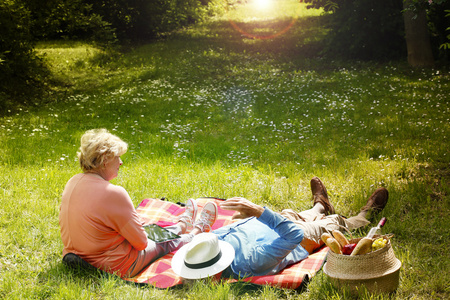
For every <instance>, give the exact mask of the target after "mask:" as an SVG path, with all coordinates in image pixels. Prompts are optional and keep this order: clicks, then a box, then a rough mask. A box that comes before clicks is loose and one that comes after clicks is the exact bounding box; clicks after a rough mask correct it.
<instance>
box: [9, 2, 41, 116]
mask: <svg viewBox="0 0 450 300" xmlns="http://www.w3.org/2000/svg"><path fill="white" fill-rule="evenodd" d="M31 24H32V19H31V14H30V11H29V10H28V9H27V8H26V7H25V6H24V4H23V3H21V2H20V1H14V0H5V1H1V2H0V32H1V35H0V112H4V111H5V109H7V108H10V107H11V106H12V104H13V103H14V104H17V103H18V104H23V103H26V102H28V101H29V100H30V98H32V97H35V96H38V95H40V92H41V91H42V87H43V85H44V84H45V80H46V79H47V75H48V74H47V72H46V70H45V68H44V67H43V65H42V63H41V60H40V59H39V58H38V57H37V56H36V55H35V52H34V51H33V47H34V39H33V36H32V33H31Z"/></svg>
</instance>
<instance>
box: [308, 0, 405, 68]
mask: <svg viewBox="0 0 450 300" xmlns="http://www.w3.org/2000/svg"><path fill="white" fill-rule="evenodd" d="M305 1H306V2H308V3H309V6H308V7H309V8H320V7H323V8H324V9H325V11H327V12H332V13H331V15H330V16H329V20H330V24H329V26H330V28H331V31H330V34H329V36H328V42H327V48H326V49H327V50H326V53H327V54H328V55H330V56H334V57H341V58H351V59H362V60H385V59H397V58H400V57H404V56H405V55H406V44H405V39H404V35H405V34H404V23H403V15H402V10H403V4H402V0H336V1H330V0H305Z"/></svg>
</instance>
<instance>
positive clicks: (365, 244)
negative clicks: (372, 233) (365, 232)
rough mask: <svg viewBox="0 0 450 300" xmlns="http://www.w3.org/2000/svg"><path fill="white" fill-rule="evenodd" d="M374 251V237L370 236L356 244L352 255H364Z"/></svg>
mask: <svg viewBox="0 0 450 300" xmlns="http://www.w3.org/2000/svg"><path fill="white" fill-rule="evenodd" d="M370 251H372V239H371V238H368V237H364V238H362V239H361V240H360V241H359V242H358V244H356V247H355V249H353V251H352V254H350V255H351V256H354V255H362V254H366V253H369V252H370Z"/></svg>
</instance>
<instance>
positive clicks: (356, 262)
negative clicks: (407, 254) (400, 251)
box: [323, 238, 402, 293]
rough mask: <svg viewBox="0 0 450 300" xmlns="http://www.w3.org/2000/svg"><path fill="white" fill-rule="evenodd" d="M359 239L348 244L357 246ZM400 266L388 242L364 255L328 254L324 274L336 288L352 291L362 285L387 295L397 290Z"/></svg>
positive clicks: (355, 290) (330, 252)
mask: <svg viewBox="0 0 450 300" xmlns="http://www.w3.org/2000/svg"><path fill="white" fill-rule="evenodd" d="M360 239H361V238H358V239H352V240H350V243H357V242H358V241H359V240H360ZM401 265H402V263H401V262H400V260H398V259H397V258H396V257H395V255H394V250H393V249H392V246H391V242H390V240H389V239H388V242H387V244H386V246H384V247H383V248H381V249H378V250H376V251H373V252H370V253H367V254H364V255H355V256H350V255H342V254H336V253H334V252H332V251H329V253H328V257H327V262H326V263H325V265H324V267H323V271H324V273H325V274H326V275H327V276H328V277H329V278H330V279H331V281H332V283H333V284H334V285H335V286H343V285H346V286H347V287H349V288H350V290H351V291H353V292H357V291H358V289H359V288H360V287H361V286H365V287H366V288H367V290H368V291H370V292H372V293H376V292H383V293H390V292H393V291H395V290H396V289H397V287H398V284H399V279H400V267H401Z"/></svg>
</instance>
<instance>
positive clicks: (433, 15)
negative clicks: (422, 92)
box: [427, 1, 450, 64]
mask: <svg viewBox="0 0 450 300" xmlns="http://www.w3.org/2000/svg"><path fill="white" fill-rule="evenodd" d="M427 15H428V22H429V23H428V24H429V26H428V27H429V29H430V39H431V44H432V49H433V55H434V57H435V58H436V59H437V60H439V61H441V62H442V64H445V63H448V62H450V26H449V24H450V1H445V2H443V3H440V4H439V3H433V5H430V7H429V9H428V10H427ZM446 45H447V47H446Z"/></svg>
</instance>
